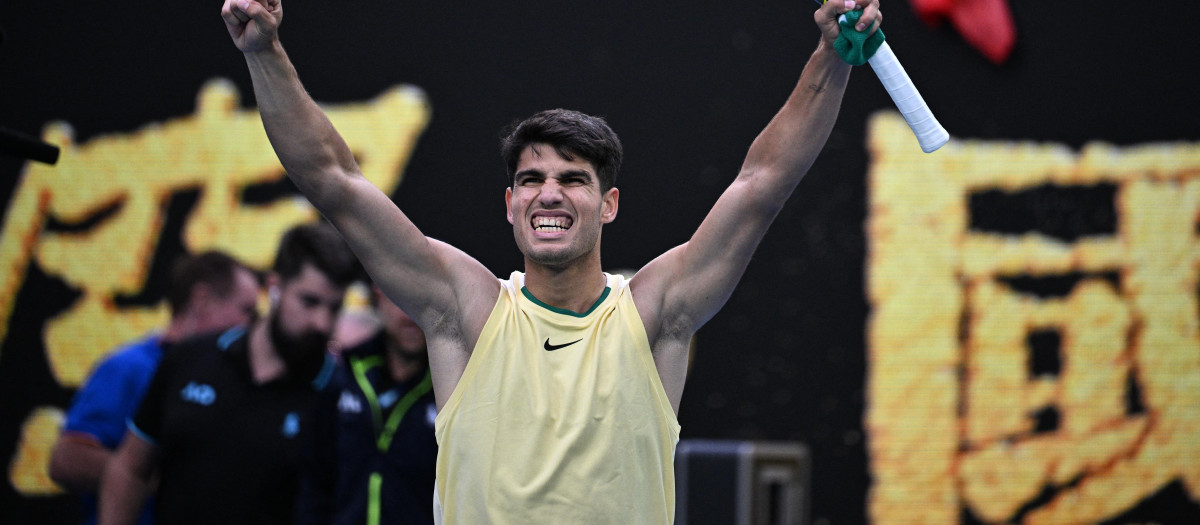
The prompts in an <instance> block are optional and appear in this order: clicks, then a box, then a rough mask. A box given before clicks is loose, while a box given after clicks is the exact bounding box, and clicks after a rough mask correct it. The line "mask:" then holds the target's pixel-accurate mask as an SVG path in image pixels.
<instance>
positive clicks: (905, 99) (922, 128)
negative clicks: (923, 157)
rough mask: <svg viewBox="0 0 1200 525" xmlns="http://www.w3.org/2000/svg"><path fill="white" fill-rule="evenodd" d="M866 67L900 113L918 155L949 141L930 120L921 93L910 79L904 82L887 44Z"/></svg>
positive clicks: (906, 78)
mask: <svg viewBox="0 0 1200 525" xmlns="http://www.w3.org/2000/svg"><path fill="white" fill-rule="evenodd" d="M867 63H868V64H871V69H874V70H875V75H876V76H878V77H879V81H880V82H882V83H883V88H884V89H886V90H887V92H888V95H891V97H892V101H893V102H895V103H896V109H899V110H900V114H901V115H903V116H904V121H905V122H908V127H909V128H912V131H913V134H914V135H916V136H917V142H919V143H920V144H921V151H924V152H925V153H933V152H934V151H936V150H937V149H938V148H940V147H942V146H943V145H944V144H946V142H947V141H949V140H950V134H949V133H947V132H946V128H943V127H942V125H941V124H940V123H938V121H937V119H936V118H934V116H933V112H932V111H930V110H929V105H928V104H926V103H925V99H923V98H921V93H919V92H917V87H916V86H914V85H913V83H912V79H910V78H908V73H906V72H905V71H904V66H901V65H900V61H899V60H896V54H895V53H892V48H891V46H888V44H887V42H884V43H883V45H881V46H879V50H878V51H875V55H874V56H872V57H871V58H870V59H868V60H867Z"/></svg>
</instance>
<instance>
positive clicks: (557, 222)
mask: <svg viewBox="0 0 1200 525" xmlns="http://www.w3.org/2000/svg"><path fill="white" fill-rule="evenodd" d="M570 228H571V218H570V217H546V216H540V217H534V218H533V229H534V230H537V231H540V232H561V231H567V230H569V229H570Z"/></svg>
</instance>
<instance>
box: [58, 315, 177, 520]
mask: <svg viewBox="0 0 1200 525" xmlns="http://www.w3.org/2000/svg"><path fill="white" fill-rule="evenodd" d="M161 341H162V337H161V336H160V335H158V334H154V335H151V336H148V337H145V338H143V339H141V340H139V341H135V342H133V343H130V344H128V345H126V346H123V347H120V348H118V349H117V350H115V351H114V352H113V353H112V354H110V355H109V356H108V357H106V358H105V359H104V360H103V361H101V362H100V364H99V366H97V367H96V369H95V370H94V371H93V372H92V375H91V377H89V378H88V380H87V383H85V384H84V385H83V387H81V388H80V389H79V391H78V392H76V393H75V399H74V401H72V403H71V408H70V410H68V411H67V420H66V422H65V423H64V424H63V433H73V434H83V435H87V436H90V437H91V438H93V439H95V440H96V441H97V442H98V443H100V444H101V445H103V446H104V448H107V449H109V450H115V449H116V448H117V445H120V444H121V438H123V437H124V436H125V422H126V420H127V419H129V418H130V417H132V416H133V414H134V413H135V412H136V411H137V408H138V405H139V404H141V402H142V397H143V396H144V395H145V393H146V388H147V387H148V386H149V385H150V378H152V377H154V370H155V369H156V368H157V367H158V362H159V360H160V359H162V355H163V347H162V345H161V344H160V343H161ZM80 500H81V503H82V505H83V509H82V513H83V523H84V524H85V525H91V524H94V523H96V494H82V495H80ZM153 518H154V512H153V502H152V501H147V504H146V508H145V509H144V510H143V512H142V517H141V519H140V520H139V522H138V523H139V524H141V525H150V524H152V523H154V519H153Z"/></svg>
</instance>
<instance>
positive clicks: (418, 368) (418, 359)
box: [385, 338, 427, 382]
mask: <svg viewBox="0 0 1200 525" xmlns="http://www.w3.org/2000/svg"><path fill="white" fill-rule="evenodd" d="M385 355H386V356H387V366H388V372H389V373H390V374H391V375H392V379H394V380H396V381H398V382H404V381H408V380H410V379H412V378H414V377H416V376H417V374H420V373H422V372H424V371H425V368H426V367H427V364H426V361H427V360H426V357H425V356H426V355H427V354H425V352H419V353H410V352H405V351H404V350H401V349H400V347H399V346H398V345H397V343H396V342H395V341H393V340H391V339H390V338H389V339H387V352H386V353H385Z"/></svg>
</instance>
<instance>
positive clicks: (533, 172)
mask: <svg viewBox="0 0 1200 525" xmlns="http://www.w3.org/2000/svg"><path fill="white" fill-rule="evenodd" d="M522 177H540V178H545V177H546V174H545V173H542V172H541V171H539V170H534V169H527V170H521V171H518V172H516V173H515V174H513V180H514V181H516V180H519V179H521V178H522Z"/></svg>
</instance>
